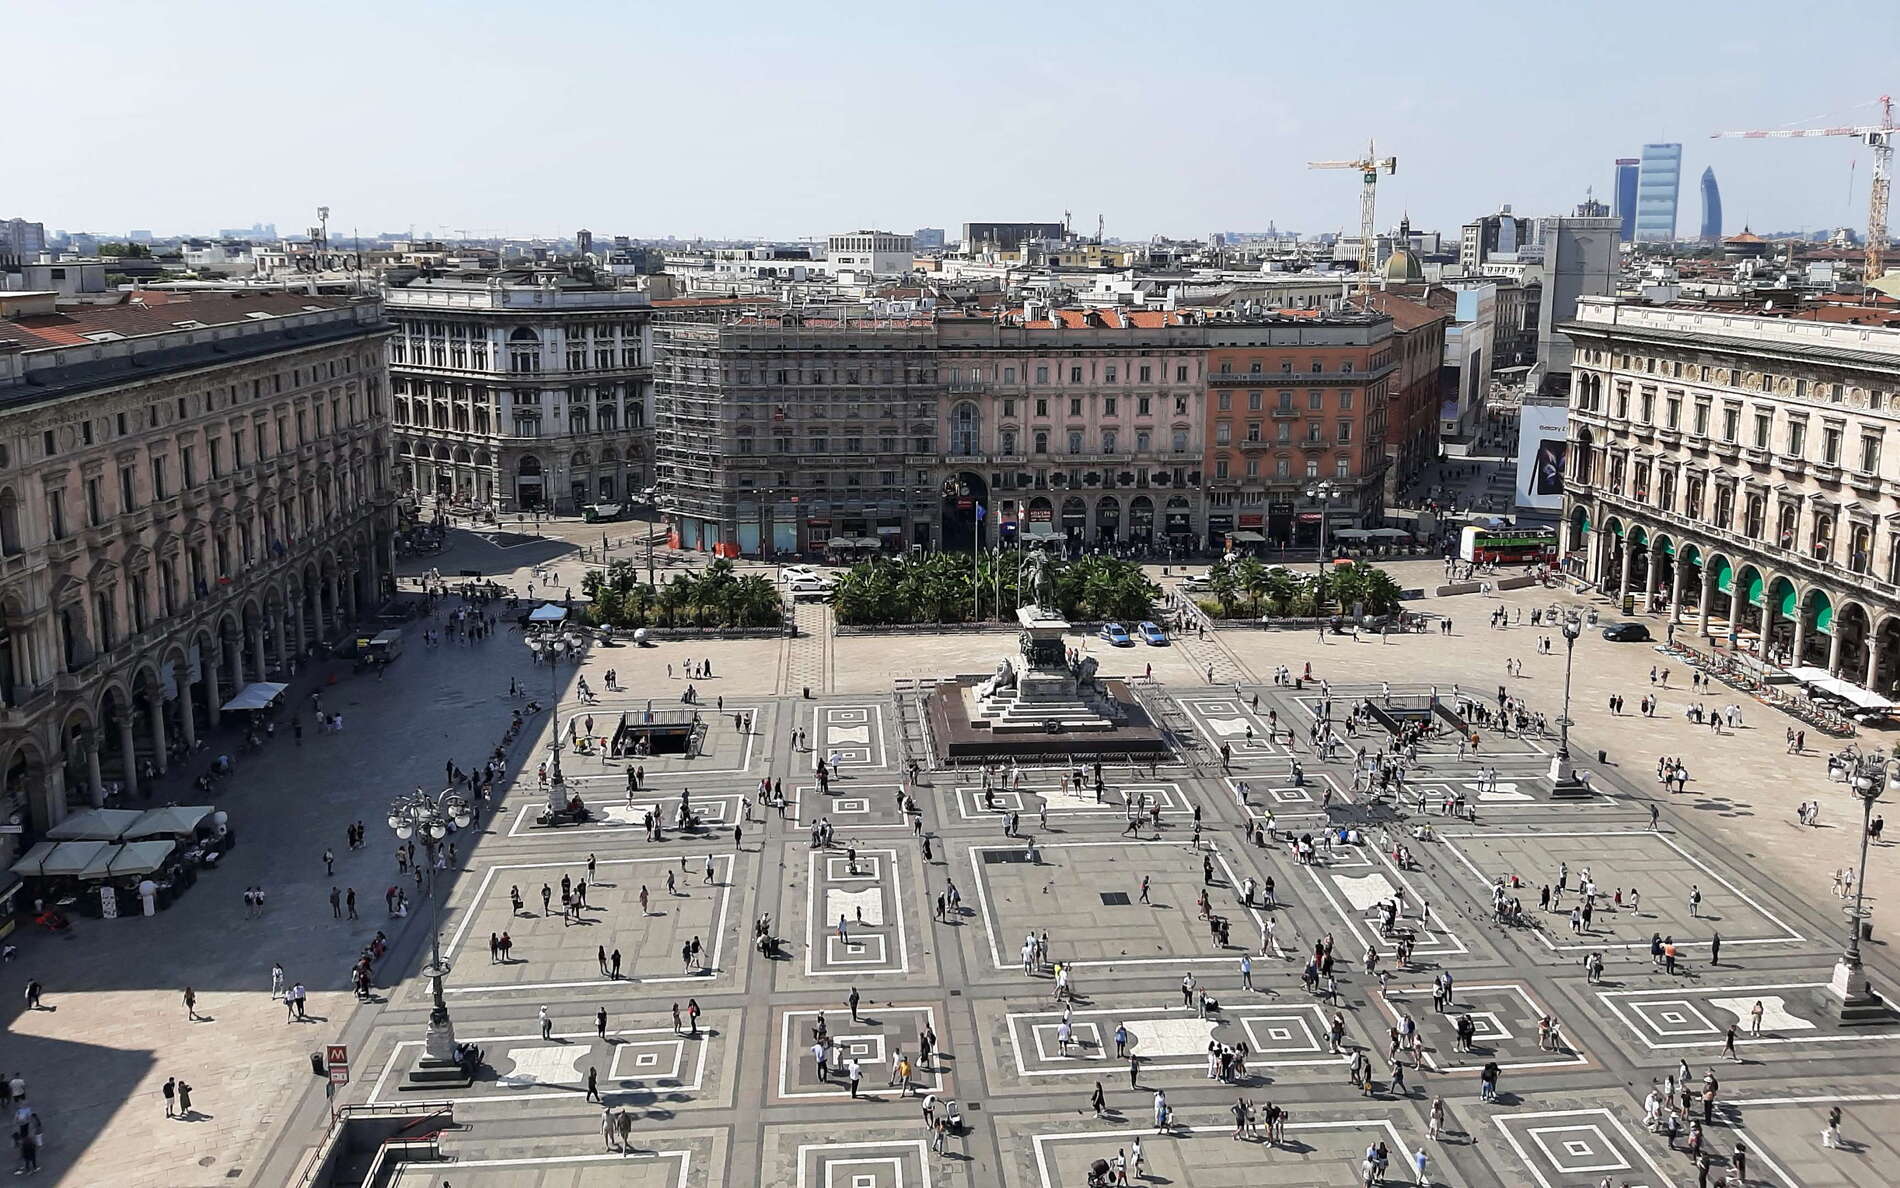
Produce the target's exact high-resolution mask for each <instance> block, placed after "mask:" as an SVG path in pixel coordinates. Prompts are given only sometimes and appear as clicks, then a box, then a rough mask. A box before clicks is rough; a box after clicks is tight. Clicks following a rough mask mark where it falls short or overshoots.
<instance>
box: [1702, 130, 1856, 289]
mask: <svg viewBox="0 0 1900 1188" xmlns="http://www.w3.org/2000/svg"><path fill="white" fill-rule="evenodd" d="M1875 102H1877V103H1879V105H1880V122H1879V123H1878V124H1865V125H1862V126H1860V127H1842V128H1776V129H1769V130H1763V131H1754V132H1715V133H1711V134H1710V137H1709V139H1711V140H1721V139H1723V138H1733V139H1740V140H1790V139H1793V138H1795V137H1801V136H1852V137H1853V138H1854V139H1856V140H1858V141H1860V142H1861V143H1862V144H1865V145H1867V146H1868V147H1869V148H1871V149H1873V150H1874V178H1873V185H1872V186H1871V187H1869V190H1868V194H1867V254H1866V257H1865V259H1864V261H1863V267H1862V270H1863V272H1864V273H1865V275H1864V276H1863V277H1862V278H1861V279H1862V283H1864V284H1869V285H1871V284H1873V283H1874V282H1875V281H1877V280H1879V279H1880V278H1881V277H1882V276H1884V275H1885V274H1886V267H1887V185H1888V180H1889V179H1890V178H1891V177H1892V176H1893V133H1894V127H1893V98H1892V96H1890V95H1882V96H1881V97H1880V98H1879V99H1877V100H1876V101H1875Z"/></svg>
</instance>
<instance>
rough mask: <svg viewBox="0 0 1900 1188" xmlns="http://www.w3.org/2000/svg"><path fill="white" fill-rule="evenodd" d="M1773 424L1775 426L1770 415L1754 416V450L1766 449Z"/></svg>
mask: <svg viewBox="0 0 1900 1188" xmlns="http://www.w3.org/2000/svg"><path fill="white" fill-rule="evenodd" d="M1774 424H1775V418H1774V417H1773V415H1772V414H1769V413H1756V414H1755V448H1756V449H1758V450H1765V449H1767V448H1768V436H1769V434H1770V433H1771V432H1772V431H1773V429H1774Z"/></svg>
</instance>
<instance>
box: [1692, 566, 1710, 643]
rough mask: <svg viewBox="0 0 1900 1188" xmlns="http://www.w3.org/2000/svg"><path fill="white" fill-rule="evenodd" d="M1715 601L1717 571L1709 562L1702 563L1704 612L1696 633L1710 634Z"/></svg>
mask: <svg viewBox="0 0 1900 1188" xmlns="http://www.w3.org/2000/svg"><path fill="white" fill-rule="evenodd" d="M1714 602H1715V571H1714V570H1713V569H1710V568H1709V565H1708V562H1706V561H1705V562H1703V564H1702V612H1701V622H1700V623H1699V624H1697V626H1696V634H1697V635H1699V636H1702V637H1703V638H1705V639H1706V638H1707V637H1708V634H1709V609H1710V606H1711V605H1712V604H1713V603H1714Z"/></svg>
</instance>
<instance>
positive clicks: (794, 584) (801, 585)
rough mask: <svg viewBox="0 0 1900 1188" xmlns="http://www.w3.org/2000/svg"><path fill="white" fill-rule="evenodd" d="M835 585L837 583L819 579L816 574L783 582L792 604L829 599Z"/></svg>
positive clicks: (828, 579)
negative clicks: (808, 600)
mask: <svg viewBox="0 0 1900 1188" xmlns="http://www.w3.org/2000/svg"><path fill="white" fill-rule="evenodd" d="M836 584H837V583H835V582H833V581H832V580H831V579H830V578H823V577H819V576H817V575H816V574H807V575H804V576H801V577H794V578H789V579H787V581H786V582H785V592H786V593H788V594H790V595H791V596H792V601H794V602H801V601H805V600H807V599H818V600H823V599H825V598H829V597H831V589H832V587H833V586H834V585H836Z"/></svg>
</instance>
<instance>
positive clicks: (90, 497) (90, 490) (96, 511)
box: [86, 478, 106, 528]
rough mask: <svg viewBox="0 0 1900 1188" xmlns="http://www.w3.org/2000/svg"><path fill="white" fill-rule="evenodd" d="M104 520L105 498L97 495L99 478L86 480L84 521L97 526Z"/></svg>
mask: <svg viewBox="0 0 1900 1188" xmlns="http://www.w3.org/2000/svg"><path fill="white" fill-rule="evenodd" d="M105 522H106V508H105V500H103V499H101V498H100V497H99V480H98V479H97V478H89V479H87V480H86V523H88V524H91V525H92V526H93V527H95V528H97V527H98V526H99V525H101V524H103V523H105Z"/></svg>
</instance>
